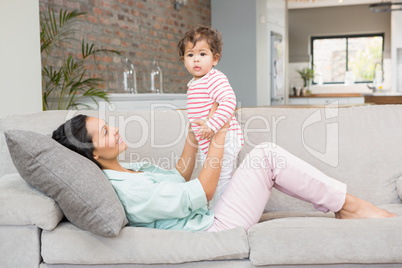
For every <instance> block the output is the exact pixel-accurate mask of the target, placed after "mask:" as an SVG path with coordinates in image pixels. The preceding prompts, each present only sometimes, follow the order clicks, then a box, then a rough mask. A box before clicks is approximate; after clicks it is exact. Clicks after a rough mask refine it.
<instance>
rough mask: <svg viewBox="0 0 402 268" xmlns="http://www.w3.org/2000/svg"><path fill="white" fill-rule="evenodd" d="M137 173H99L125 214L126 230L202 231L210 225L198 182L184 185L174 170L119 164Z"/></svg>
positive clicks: (148, 165)
mask: <svg viewBox="0 0 402 268" xmlns="http://www.w3.org/2000/svg"><path fill="white" fill-rule="evenodd" d="M121 165H122V166H123V167H124V168H126V169H131V170H134V171H142V172H141V173H130V172H119V171H114V170H110V169H106V170H103V172H104V173H105V174H106V177H107V178H108V179H109V181H110V182H111V183H112V185H113V188H114V189H115V191H116V193H117V195H118V197H119V199H120V201H121V203H122V204H123V207H124V209H125V211H126V215H127V219H128V220H129V223H130V226H137V227H149V228H158V229H175V230H188V231H204V230H206V229H208V228H209V227H210V226H211V225H212V223H213V221H214V215H213V211H212V210H208V208H207V198H206V196H205V192H204V189H203V188H202V185H201V183H200V181H199V180H198V179H194V180H191V181H188V182H186V180H185V179H184V178H183V177H182V176H181V174H180V173H179V172H178V171H177V170H176V169H174V170H165V169H163V168H160V167H158V166H156V165H153V164H150V163H147V162H139V163H121Z"/></svg>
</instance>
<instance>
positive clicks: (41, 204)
mask: <svg viewBox="0 0 402 268" xmlns="http://www.w3.org/2000/svg"><path fill="white" fill-rule="evenodd" d="M62 218H63V212H62V211H61V210H60V208H59V206H58V205H57V203H56V202H55V201H54V200H53V199H51V198H50V197H48V196H46V195H44V194H42V193H41V192H39V191H38V190H36V189H34V188H33V187H31V186H30V185H28V184H27V183H26V182H25V181H24V180H23V179H22V178H21V177H20V175H19V174H18V173H14V174H7V175H4V176H2V177H0V225H36V226H37V227H39V228H41V229H44V230H49V231H51V230H53V229H54V228H56V226H57V225H58V224H59V222H60V221H61V220H62Z"/></svg>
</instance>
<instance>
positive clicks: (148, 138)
mask: <svg viewBox="0 0 402 268" xmlns="http://www.w3.org/2000/svg"><path fill="white" fill-rule="evenodd" d="M77 113H85V114H88V115H91V116H96V117H101V118H104V119H106V120H107V121H108V122H109V123H112V124H114V123H115V124H116V125H117V126H118V127H119V128H120V133H121V135H122V136H123V137H124V138H125V140H126V141H127V142H128V145H129V149H128V150H127V152H126V153H125V154H124V155H122V157H121V159H120V160H121V161H122V162H128V161H138V160H141V161H144V160H145V161H153V162H154V163H156V164H159V165H161V166H162V167H165V168H169V167H172V165H173V163H174V162H175V160H177V157H178V156H179V155H180V153H181V150H182V147H183V144H184V139H185V131H186V126H185V124H186V112H185V111H180V110H179V111H173V110H172V111H153V112H146V111H132V112H116V111H114V112H99V111H84V112H83V111H79V112H78V111H48V112H40V113H34V114H27V115H14V116H9V117H6V118H2V119H0V139H1V140H0V241H1V242H0V267H13V268H14V267H24V268H25V267H98V266H99V265H104V266H102V267H166V266H167V265H168V264H169V265H171V266H182V267H204V266H209V267H254V266H270V267H272V266H276V265H278V266H280V267H292V266H293V265H295V266H298V267H307V266H309V265H318V266H321V265H329V266H330V267H351V266H356V267H367V266H375V267H382V266H387V267H400V266H401V265H402V239H401V237H402V217H396V218H392V219H369V220H337V219H334V218H333V214H332V213H328V214H323V213H321V212H317V211H315V210H314V208H313V207H312V206H311V205H310V204H307V203H305V202H302V201H299V200H296V199H294V198H291V197H288V196H285V195H284V194H282V193H280V192H278V191H276V190H275V191H274V192H273V194H272V196H271V199H270V201H269V202H268V204H267V207H266V213H265V214H264V215H263V217H262V220H261V222H260V223H259V224H257V225H255V226H254V227H252V228H251V229H250V230H249V231H248V232H246V231H244V230H243V229H242V228H240V227H239V228H236V229H233V230H228V231H224V232H218V233H205V232H195V233H191V232H184V231H171V230H155V229H146V228H134V227H129V226H126V227H124V228H123V229H122V231H121V233H120V234H119V235H118V236H117V237H102V236H98V235H94V234H92V233H90V232H88V231H84V230H82V229H80V228H78V227H76V226H74V225H72V224H71V223H70V222H68V221H67V220H66V219H63V213H62V212H61V210H60V208H59V207H58V205H57V203H56V202H54V201H53V200H52V199H51V198H49V197H47V196H45V195H43V194H42V193H40V192H39V191H37V190H36V189H34V188H32V187H31V186H29V185H28V184H27V183H26V182H25V181H24V180H23V179H22V178H21V177H20V175H19V174H18V172H17V171H16V169H15V167H14V165H13V162H12V160H11V158H10V155H9V151H8V148H7V145H6V142H5V137H4V135H3V132H4V131H6V130H11V129H22V130H29V131H34V132H37V133H42V134H46V135H50V134H51V133H52V131H53V130H54V129H56V127H58V126H59V125H60V124H61V123H63V122H64V121H65V120H66V119H68V118H70V117H72V116H73V115H75V114H77ZM237 117H238V121H239V122H240V124H241V126H242V128H243V130H244V136H245V146H244V148H243V149H242V151H241V153H240V155H239V162H240V161H241V159H243V158H244V156H245V154H247V152H249V151H250V150H251V148H253V147H254V146H255V145H257V144H259V143H261V142H266V141H269V142H274V143H277V144H278V145H280V146H281V147H283V148H285V149H287V150H288V151H290V152H291V153H293V154H295V155H296V156H298V157H300V158H302V159H304V160H305V161H307V162H309V163H311V164H312V165H314V166H316V167H317V168H318V169H320V170H321V171H323V172H324V173H326V174H328V175H330V176H332V177H334V178H336V179H338V180H340V181H343V182H345V183H346V184H347V185H348V191H349V192H350V193H351V194H354V195H356V196H358V197H361V198H363V199H366V200H368V201H370V202H372V203H374V204H376V205H379V206H380V207H383V208H386V209H388V210H389V211H391V212H394V213H396V214H397V215H402V200H401V198H402V177H401V176H402V134H401V133H402V106H397V105H394V106H392V105H384V106H360V107H349V108H338V107H333V106H332V107H323V108H242V109H239V110H238V111H237ZM32 142H34V141H32ZM198 166H199V165H198ZM198 168H199V167H198ZM198 170H199V169H198ZM194 176H197V170H196V171H195V174H194Z"/></svg>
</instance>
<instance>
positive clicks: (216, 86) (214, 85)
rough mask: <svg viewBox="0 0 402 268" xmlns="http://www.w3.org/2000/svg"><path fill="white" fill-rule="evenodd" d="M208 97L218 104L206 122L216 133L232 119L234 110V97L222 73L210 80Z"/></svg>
mask: <svg viewBox="0 0 402 268" xmlns="http://www.w3.org/2000/svg"><path fill="white" fill-rule="evenodd" d="M208 95H209V97H210V98H211V99H213V100H214V101H215V102H217V103H219V106H218V107H217V109H216V111H215V113H214V114H213V115H212V116H211V117H210V118H209V119H208V121H207V122H206V126H208V127H209V128H210V129H211V130H213V131H214V132H217V131H218V130H219V129H221V128H222V126H223V125H224V124H226V122H228V121H229V120H230V119H231V118H232V116H233V114H234V112H235V108H236V95H235V94H234V91H233V89H232V87H231V86H230V84H229V81H228V79H227V78H226V76H225V75H224V74H223V73H220V74H218V75H217V76H216V77H214V78H213V79H211V80H210V85H209V88H208ZM212 134H213V133H212Z"/></svg>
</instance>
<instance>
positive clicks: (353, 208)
mask: <svg viewBox="0 0 402 268" xmlns="http://www.w3.org/2000/svg"><path fill="white" fill-rule="evenodd" d="M392 217H396V215H395V214H394V213H390V212H388V211H386V210H384V209H381V208H379V207H376V206H374V205H373V204H371V203H369V202H367V201H364V200H362V199H360V198H357V197H355V196H353V195H350V194H347V195H346V200H345V204H344V205H343V207H342V209H341V210H339V211H338V212H336V213H335V218H337V219H369V218H392Z"/></svg>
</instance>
